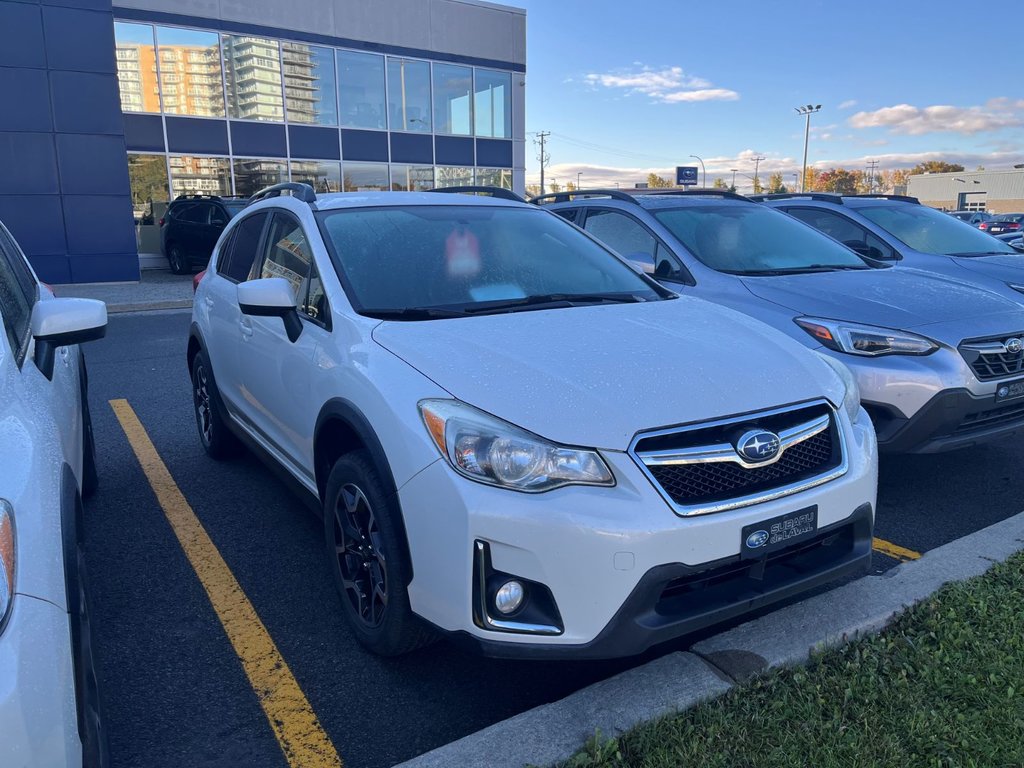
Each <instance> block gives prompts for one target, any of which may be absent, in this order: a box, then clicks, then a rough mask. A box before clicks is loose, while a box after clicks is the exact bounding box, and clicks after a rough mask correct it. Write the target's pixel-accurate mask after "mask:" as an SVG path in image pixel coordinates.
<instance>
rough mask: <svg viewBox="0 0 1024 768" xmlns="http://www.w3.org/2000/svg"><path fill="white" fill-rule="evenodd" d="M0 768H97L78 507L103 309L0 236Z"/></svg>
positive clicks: (101, 743)
mask: <svg viewBox="0 0 1024 768" xmlns="http://www.w3.org/2000/svg"><path fill="white" fill-rule="evenodd" d="M0 321H2V325H3V331H4V332H3V333H0V467H2V469H0V765H2V766H4V768H23V767H25V766H48V767H49V766H54V767H56V766H62V767H63V766H67V767H70V766H75V768H79V767H80V766H83V765H84V766H87V767H92V766H103V765H106V764H107V749H106V741H105V738H104V733H103V729H102V726H101V722H100V717H99V697H98V693H97V685H96V676H95V672H94V668H93V659H92V645H91V642H90V632H89V614H88V602H87V599H86V578H85V569H84V560H83V552H82V546H81V543H82V496H84V495H88V494H89V493H90V492H91V491H92V490H94V489H95V487H96V464H95V456H94V449H93V441H92V427H91V422H90V420H89V407H88V400H87V399H86V392H87V381H86V373H85V361H84V358H83V357H82V354H81V351H80V350H79V347H78V346H77V345H78V344H80V343H82V342H85V341H90V340H92V339H98V338H100V337H102V336H103V334H104V332H105V329H106V323H107V310H106V306H105V305H104V304H103V302H100V301H90V300H88V299H58V298H54V296H53V294H52V293H51V292H50V290H49V289H48V288H47V287H46V286H44V285H41V284H40V283H39V282H38V280H37V279H36V277H35V274H34V273H33V272H32V270H31V269H30V267H29V265H28V262H27V261H26V260H25V257H24V255H23V254H22V252H21V250H20V249H19V248H18V245H17V243H15V242H14V238H12V237H11V235H10V233H9V232H8V231H7V230H6V229H5V228H4V226H3V224H0Z"/></svg>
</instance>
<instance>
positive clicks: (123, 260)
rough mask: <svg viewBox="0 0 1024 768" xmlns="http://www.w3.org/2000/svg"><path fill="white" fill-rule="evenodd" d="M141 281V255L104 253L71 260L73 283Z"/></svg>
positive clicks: (133, 253) (133, 252)
mask: <svg viewBox="0 0 1024 768" xmlns="http://www.w3.org/2000/svg"><path fill="white" fill-rule="evenodd" d="M138 279H139V254H138V253H136V252H135V251H134V250H133V251H132V252H131V253H103V254H94V255H92V256H79V257H77V258H74V259H71V281H72V282H75V283H105V282H114V281H122V280H138Z"/></svg>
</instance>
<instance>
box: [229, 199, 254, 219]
mask: <svg viewBox="0 0 1024 768" xmlns="http://www.w3.org/2000/svg"><path fill="white" fill-rule="evenodd" d="M248 204H249V201H248V200H238V201H233V200H225V201H224V207H225V208H226V209H227V211H228V216H229V217H231V218H232V219H233V218H235V216H236V215H237V214H239V213H241V212H242V211H243V210H244V209H245V206H247V205H248Z"/></svg>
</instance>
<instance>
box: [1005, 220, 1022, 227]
mask: <svg viewBox="0 0 1024 768" xmlns="http://www.w3.org/2000/svg"><path fill="white" fill-rule="evenodd" d="M1006 228H1007V229H1020V222H1019V221H1011V222H1010V223H1009V224H1007V225H1006Z"/></svg>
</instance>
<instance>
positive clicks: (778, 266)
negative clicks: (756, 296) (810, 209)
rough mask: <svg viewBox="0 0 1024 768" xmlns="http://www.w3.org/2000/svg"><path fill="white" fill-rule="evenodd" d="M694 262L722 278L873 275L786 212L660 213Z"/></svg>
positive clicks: (732, 208) (691, 208) (710, 208)
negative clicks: (850, 271)
mask: <svg viewBox="0 0 1024 768" xmlns="http://www.w3.org/2000/svg"><path fill="white" fill-rule="evenodd" d="M654 216H655V218H657V219H658V221H660V222H661V223H662V224H664V225H665V226H666V227H667V228H668V229H669V230H670V231H671V232H672V234H673V235H675V237H676V238H677V239H678V240H680V241H681V242H682V243H683V245H685V246H686V247H687V249H689V250H690V251H691V252H692V253H693V254H694V256H696V257H697V258H698V259H700V260H701V261H702V262H703V263H704V264H706V265H707V266H709V267H711V268H712V269H716V270H718V271H720V272H730V273H735V274H778V273H785V272H818V271H830V270H833V269H868V268H869V267H868V265H867V263H866V262H865V261H864V260H863V259H862V258H861V257H860V256H858V255H857V254H856V253H854V252H853V251H851V250H850V249H849V248H847V247H846V246H844V245H840V244H839V243H837V242H836V241H835V240H833V239H832V238H830V237H826V236H825V235H823V234H821V233H820V232H818V231H817V230H815V229H812V228H811V227H809V226H807V225H805V224H801V223H800V222H798V221H796V220H795V219H793V218H791V217H789V216H787V215H786V214H784V213H781V212H780V211H776V210H774V209H772V208H766V207H764V206H762V205H755V204H753V203H751V204H724V205H723V204H721V203H709V204H707V205H688V206H686V207H684V208H672V209H667V210H656V211H654Z"/></svg>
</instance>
